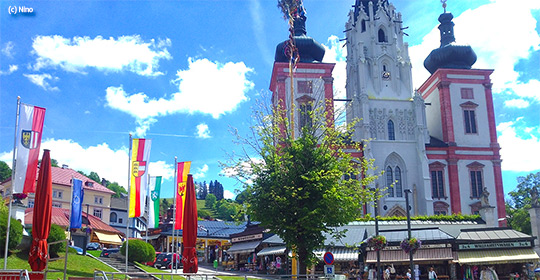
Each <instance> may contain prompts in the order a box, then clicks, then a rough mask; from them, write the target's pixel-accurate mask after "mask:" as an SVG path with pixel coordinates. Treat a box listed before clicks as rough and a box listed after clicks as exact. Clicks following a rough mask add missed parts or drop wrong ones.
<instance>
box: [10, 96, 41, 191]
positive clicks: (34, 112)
mask: <svg viewBox="0 0 540 280" xmlns="http://www.w3.org/2000/svg"><path fill="white" fill-rule="evenodd" d="M19 110H20V111H19V112H20V113H19V128H18V130H17V140H16V141H17V159H16V160H15V180H13V193H34V192H36V187H35V185H36V173H37V164H38V157H39V147H40V145H41V134H42V132H43V122H44V121H45V108H41V107H37V106H32V105H28V104H23V103H21V104H20V107H19Z"/></svg>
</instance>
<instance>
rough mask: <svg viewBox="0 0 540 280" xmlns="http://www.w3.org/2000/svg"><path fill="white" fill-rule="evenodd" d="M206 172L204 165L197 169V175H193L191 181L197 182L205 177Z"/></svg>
mask: <svg viewBox="0 0 540 280" xmlns="http://www.w3.org/2000/svg"><path fill="white" fill-rule="evenodd" d="M206 172H208V165H206V164H205V165H203V166H202V167H199V168H197V173H195V174H193V179H195V180H197V179H200V178H204V177H205V176H206Z"/></svg>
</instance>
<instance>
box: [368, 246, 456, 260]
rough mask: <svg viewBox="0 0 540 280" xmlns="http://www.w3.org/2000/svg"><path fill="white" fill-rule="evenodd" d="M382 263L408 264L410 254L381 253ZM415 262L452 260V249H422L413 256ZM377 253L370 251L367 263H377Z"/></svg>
mask: <svg viewBox="0 0 540 280" xmlns="http://www.w3.org/2000/svg"><path fill="white" fill-rule="evenodd" d="M380 252H381V253H380V257H381V262H382V263H396V262H408V261H409V254H405V252H403V251H402V250H389V251H384V250H383V251H380ZM413 259H414V260H415V261H433V260H439V261H440V260H452V259H454V257H453V255H452V248H434V249H420V250H418V251H416V253H415V254H414V256H413ZM376 262H377V252H375V251H369V252H368V253H367V259H366V263H376Z"/></svg>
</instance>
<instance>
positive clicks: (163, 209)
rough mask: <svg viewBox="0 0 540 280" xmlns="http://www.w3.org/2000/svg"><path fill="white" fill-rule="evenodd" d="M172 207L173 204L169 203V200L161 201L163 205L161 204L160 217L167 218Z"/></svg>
mask: <svg viewBox="0 0 540 280" xmlns="http://www.w3.org/2000/svg"><path fill="white" fill-rule="evenodd" d="M170 206H171V204H170V203H169V201H168V200H167V199H165V198H164V199H162V200H161V203H160V204H159V215H160V216H161V217H166V216H167V210H168V209H169V207H170Z"/></svg>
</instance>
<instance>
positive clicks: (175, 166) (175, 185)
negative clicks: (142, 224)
mask: <svg viewBox="0 0 540 280" xmlns="http://www.w3.org/2000/svg"><path fill="white" fill-rule="evenodd" d="M177 165H178V163H177V157H174V181H173V185H174V187H173V191H174V193H173V206H174V207H173V226H172V232H173V236H172V238H173V244H172V245H173V246H172V250H173V252H172V253H173V257H172V258H173V264H174V261H175V260H174V254H175V253H176V251H175V250H174V246H175V245H176V239H175V234H174V233H175V231H176V230H175V228H176V193H178V181H177V180H176V176H177V175H176V172H177V169H178V166H177ZM173 267H174V265H171V273H173Z"/></svg>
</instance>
